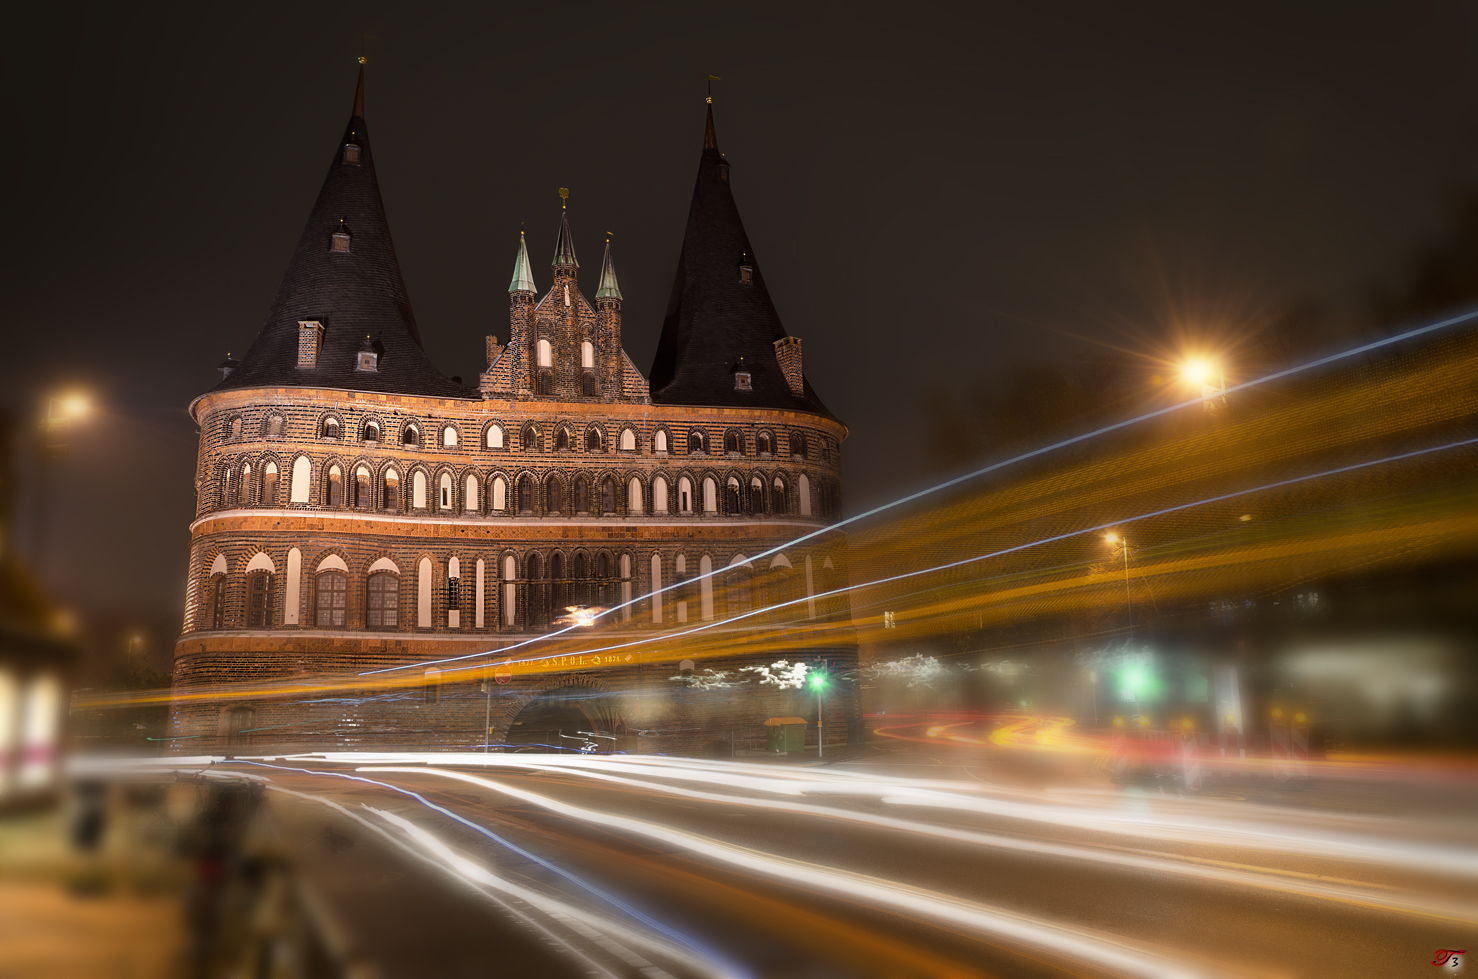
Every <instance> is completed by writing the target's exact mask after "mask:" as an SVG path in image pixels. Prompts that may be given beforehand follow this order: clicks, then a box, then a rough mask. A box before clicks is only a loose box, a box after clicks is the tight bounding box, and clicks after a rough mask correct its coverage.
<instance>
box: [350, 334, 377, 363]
mask: <svg viewBox="0 0 1478 979" xmlns="http://www.w3.org/2000/svg"><path fill="white" fill-rule="evenodd" d="M354 369H355V370H357V371H378V370H379V369H380V345H379V344H377V343H375V342H374V341H373V340H371V339H370V338H369V337H365V338H364V343H362V344H360V345H359V354H358V356H357V357H356V358H355V361H354Z"/></svg>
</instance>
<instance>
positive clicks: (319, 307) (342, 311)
mask: <svg viewBox="0 0 1478 979" xmlns="http://www.w3.org/2000/svg"><path fill="white" fill-rule="evenodd" d="M335 232H341V233H342V232H347V233H348V238H347V240H346V241H339V242H336V241H335ZM302 320H317V321H319V322H320V323H322V324H323V337H322V341H321V346H320V348H319V351H318V357H317V363H316V366H313V367H299V366H298V342H299V340H298V333H299V327H298V323H299V322H300V321H302ZM367 334H368V335H372V336H374V337H375V338H376V339H377V341H378V342H379V343H380V344H381V345H382V346H383V353H382V354H381V356H380V358H379V365H378V367H379V369H378V370H375V371H360V370H356V369H355V367H356V364H357V363H358V358H357V356H356V355H357V354H358V352H359V346H360V343H361V342H362V341H363V339H364V337H365V336H366V335H367ZM309 386H311V387H327V388H341V389H349V390H364V391H385V392H394V393H400V394H420V395H432V396H441V397H468V396H470V395H469V392H468V391H467V390H466V389H464V388H463V387H462V386H461V385H459V384H454V383H452V381H451V380H450V379H449V378H447V377H446V376H444V375H443V374H442V373H441V372H440V371H438V370H437V369H436V368H435V367H434V366H432V364H431V362H430V361H429V360H427V359H426V354H425V351H424V350H423V349H422V344H421V332H420V330H419V329H418V328H417V326H416V317H415V314H414V313H413V312H412V311H411V302H410V297H409V295H407V293H406V288H405V281H404V279H403V278H402V277H401V274H400V263H399V261H397V259H396V257H395V246H394V244H393V243H392V242H391V240H390V224H389V222H388V221H387V220H386V218H385V206H384V203H383V202H382V201H381V199H380V185H379V182H378V181H377V180H376V178H375V156H374V152H373V151H372V150H371V149H370V141H369V131H368V128H367V127H366V126H365V122H364V69H363V68H362V67H361V68H360V69H359V79H358V83H357V85H356V87H355V92H354V110H353V114H352V115H351V116H350V118H349V124H348V126H346V127H345V129H344V136H343V138H342V139H340V140H339V142H338V144H337V145H336V146H335V148H334V155H333V161H332V162H331V163H330V164H329V168H328V175H327V176H326V177H325V178H324V181H323V188H322V189H321V190H319V192H318V200H317V201H316V202H315V203H314V205H313V212H312V214H310V215H309V217H308V223H307V226H306V227H304V229H303V234H302V237H301V238H299V239H298V244H297V248H295V249H294V251H293V256H292V260H291V261H290V262H289V263H288V267H287V272H286V274H284V275H283V277H282V284H281V286H279V287H278V290H277V297H276V298H275V299H274V300H273V301H272V306H271V309H270V310H269V312H268V315H267V322H266V324H265V325H264V326H263V327H262V329H261V331H260V332H258V333H257V336H256V339H255V340H253V341H252V345H251V349H249V350H248V351H247V352H246V355H245V356H244V357H243V358H242V360H241V366H240V367H238V368H237V369H236V370H234V371H232V372H231V374H230V376H229V377H227V378H226V379H225V380H223V381H222V382H221V383H220V384H219V385H217V389H218V390H219V389H226V388H251V387H309Z"/></svg>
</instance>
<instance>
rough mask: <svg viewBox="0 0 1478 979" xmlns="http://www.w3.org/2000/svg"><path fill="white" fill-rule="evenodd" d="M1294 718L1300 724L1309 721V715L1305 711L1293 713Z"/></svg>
mask: <svg viewBox="0 0 1478 979" xmlns="http://www.w3.org/2000/svg"><path fill="white" fill-rule="evenodd" d="M1293 719H1294V721H1295V722H1297V723H1299V724H1307V723H1308V722H1309V715H1307V714H1305V713H1304V712H1303V711H1299V712H1298V713H1297V714H1294V715H1293Z"/></svg>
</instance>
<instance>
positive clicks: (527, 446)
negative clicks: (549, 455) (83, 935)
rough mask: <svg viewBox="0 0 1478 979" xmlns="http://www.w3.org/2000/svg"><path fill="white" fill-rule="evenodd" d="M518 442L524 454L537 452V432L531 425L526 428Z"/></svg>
mask: <svg viewBox="0 0 1478 979" xmlns="http://www.w3.org/2000/svg"><path fill="white" fill-rule="evenodd" d="M518 441H519V444H520V445H522V446H523V450H524V451H525V452H537V451H539V430H538V429H537V428H535V427H534V426H532V425H529V426H526V427H525V428H524V430H523V434H522V435H520V436H519V437H518Z"/></svg>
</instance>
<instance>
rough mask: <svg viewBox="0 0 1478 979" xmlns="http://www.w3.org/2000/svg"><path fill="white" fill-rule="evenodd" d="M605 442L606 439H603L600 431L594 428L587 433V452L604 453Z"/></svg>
mask: <svg viewBox="0 0 1478 979" xmlns="http://www.w3.org/2000/svg"><path fill="white" fill-rule="evenodd" d="M605 441H606V440H605V439H603V438H601V435H600V429H598V428H592V429H591V430H590V431H588V432H586V433H585V451H586V452H604V451H605Z"/></svg>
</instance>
